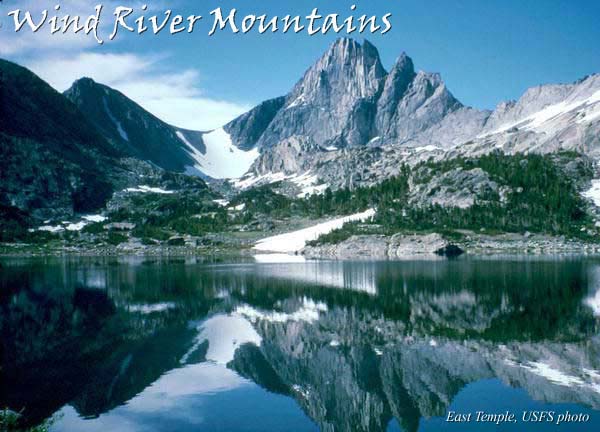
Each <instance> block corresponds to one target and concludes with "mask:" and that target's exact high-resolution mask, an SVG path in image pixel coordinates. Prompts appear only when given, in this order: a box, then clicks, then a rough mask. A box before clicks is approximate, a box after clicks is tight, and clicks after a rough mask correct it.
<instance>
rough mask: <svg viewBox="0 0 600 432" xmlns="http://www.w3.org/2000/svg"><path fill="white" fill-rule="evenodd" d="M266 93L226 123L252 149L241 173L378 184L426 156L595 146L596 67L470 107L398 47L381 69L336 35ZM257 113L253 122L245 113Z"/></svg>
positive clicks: (366, 47)
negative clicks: (275, 92)
mask: <svg viewBox="0 0 600 432" xmlns="http://www.w3.org/2000/svg"><path fill="white" fill-rule="evenodd" d="M275 101H277V103H274V102H273V101H270V102H266V103H264V104H263V105H260V106H259V107H257V108H255V110H253V111H252V112H251V113H252V114H250V113H249V114H246V115H244V116H242V117H240V119H238V120H235V121H234V122H232V123H231V124H230V125H235V128H233V127H231V126H230V125H228V126H226V127H225V129H226V130H228V128H229V129H231V130H234V131H235V136H236V138H235V139H234V142H235V143H236V145H238V146H239V147H242V148H246V149H247V148H250V147H251V146H254V147H256V148H257V149H258V150H259V151H260V152H261V155H260V157H259V158H258V159H257V160H256V162H255V163H254V164H253V166H252V168H251V169H250V173H249V174H248V175H247V176H246V177H247V178H248V179H251V178H252V177H255V178H257V177H258V176H264V175H265V174H269V173H281V172H283V173H286V174H297V173H304V172H307V171H311V172H312V173H313V174H316V175H318V177H319V178H320V179H322V180H323V181H325V182H326V183H327V184H329V185H330V186H332V187H334V188H335V187H341V186H348V185H349V184H362V182H363V179H365V178H370V179H371V180H370V181H371V183H372V182H377V181H380V180H382V179H384V178H386V177H389V176H390V175H394V174H395V170H394V167H395V166H398V165H399V164H400V163H404V162H405V163H409V164H412V163H415V162H418V161H420V160H423V159H427V158H429V157H431V156H433V157H434V158H448V157H455V156H465V155H466V156H469V155H478V154H482V153H487V152H490V151H493V150H495V149H501V150H503V151H504V152H506V153H514V152H529V151H534V152H541V153H547V152H555V151H559V150H577V151H580V152H583V153H585V154H587V155H588V156H592V157H594V158H597V157H598V156H599V154H600V153H599V152H600V138H598V136H599V133H598V132H599V129H600V75H592V76H589V77H586V78H584V79H582V80H580V81H577V82H575V83H572V84H552V85H543V86H539V87H534V88H532V89H529V90H528V91H527V92H526V93H525V94H524V95H523V96H522V97H521V98H520V99H519V100H518V101H510V102H503V103H501V104H499V105H498V107H497V108H496V109H495V110H494V111H488V110H477V109H474V108H471V107H466V106H464V105H462V104H461V103H460V101H458V100H457V99H456V98H455V97H454V96H453V95H452V93H451V92H450V91H449V90H448V88H447V86H446V85H445V83H444V82H443V80H442V78H441V76H440V75H439V74H437V73H428V72H423V71H416V70H415V68H414V64H413V61H412V59H411V58H410V57H408V56H407V55H406V54H405V53H402V54H401V55H400V57H399V58H398V59H397V61H396V62H395V64H394V65H393V66H392V68H391V70H390V71H389V72H388V71H386V70H385V69H384V68H383V66H382V64H381V61H380V58H379V54H378V52H377V50H376V48H375V47H374V46H373V45H371V44H370V43H369V42H367V41H365V42H364V43H363V44H359V43H358V42H356V41H354V40H352V39H339V40H338V41H336V42H335V43H334V44H333V45H331V47H330V48H329V49H328V51H327V52H326V53H325V54H324V55H323V56H322V57H321V58H320V59H319V60H318V61H317V62H316V63H315V64H314V65H313V66H312V67H311V68H309V69H308V71H307V72H306V73H305V74H304V76H303V78H302V79H301V80H300V81H299V82H298V83H297V84H296V85H295V86H294V88H293V89H292V91H291V92H290V93H289V94H288V95H286V96H284V97H282V98H278V99H276V100H275ZM265 105H266V106H265ZM279 105H280V107H279V108H277V107H278V106H279ZM267 107H268V109H267ZM263 111H268V115H260V118H261V121H260V122H248V121H246V120H245V118H246V117H250V118H254V117H255V116H256V112H258V113H262V112H263Z"/></svg>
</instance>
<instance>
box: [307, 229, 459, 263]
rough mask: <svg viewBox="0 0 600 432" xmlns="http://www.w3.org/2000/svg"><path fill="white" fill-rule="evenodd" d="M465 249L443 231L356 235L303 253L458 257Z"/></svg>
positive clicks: (343, 256)
mask: <svg viewBox="0 0 600 432" xmlns="http://www.w3.org/2000/svg"><path fill="white" fill-rule="evenodd" d="M459 251H462V250H461V249H460V248H459V247H458V246H456V245H453V244H452V243H451V242H449V241H448V240H446V239H444V238H443V237H442V236H441V235H440V234H425V235H406V234H394V235H393V236H384V235H355V236H352V237H350V238H349V239H347V240H344V241H342V242H340V243H336V244H323V245H318V246H307V247H305V248H304V249H302V251H301V253H302V254H303V255H304V256H305V257H307V258H313V259H314V258H319V259H323V258H329V259H357V258H358V259H360V258H363V259H411V258H412V259H414V258H429V259H435V258H439V257H440V256H457V255H460V253H462V252H459Z"/></svg>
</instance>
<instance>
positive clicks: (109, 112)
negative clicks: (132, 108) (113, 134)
mask: <svg viewBox="0 0 600 432" xmlns="http://www.w3.org/2000/svg"><path fill="white" fill-rule="evenodd" d="M102 101H103V102H104V109H105V110H106V114H108V117H109V118H110V121H112V122H113V123H114V124H115V126H116V127H117V131H118V132H119V135H121V138H123V139H124V140H125V141H129V136H128V135H127V132H125V129H123V126H121V122H119V120H117V119H116V118H115V116H113V114H112V112H111V111H110V108H109V107H108V103H107V102H106V98H104V99H102Z"/></svg>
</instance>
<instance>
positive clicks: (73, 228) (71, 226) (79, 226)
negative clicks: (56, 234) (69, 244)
mask: <svg viewBox="0 0 600 432" xmlns="http://www.w3.org/2000/svg"><path fill="white" fill-rule="evenodd" d="M87 224H88V222H86V221H81V222H77V223H70V224H68V225H67V226H66V227H65V228H66V230H67V231H81V230H82V229H83V228H84V227H85V226H86V225H87Z"/></svg>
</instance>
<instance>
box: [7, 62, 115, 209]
mask: <svg viewBox="0 0 600 432" xmlns="http://www.w3.org/2000/svg"><path fill="white" fill-rule="evenodd" d="M0 93H1V94H0V202H1V203H4V204H5V205H8V206H10V207H13V208H17V209H20V210H21V211H25V212H27V213H30V214H32V215H33V216H34V217H36V218H45V217H52V216H60V215H69V214H72V213H73V212H87V211H93V210H95V209H97V208H100V207H102V206H103V205H104V203H105V202H106V200H107V199H108V198H109V197H110V195H111V194H112V190H113V187H114V186H113V185H114V183H115V181H116V178H117V177H119V176H120V169H119V168H118V166H117V163H116V161H117V158H118V157H120V156H121V155H122V153H121V152H120V151H119V150H117V149H115V148H114V147H112V146H111V145H110V143H109V142H108V141H107V140H105V139H104V138H103V137H102V135H101V134H100V133H98V132H97V130H96V129H95V127H94V126H93V125H92V124H91V123H90V122H89V121H88V120H87V119H86V118H85V116H83V115H82V114H81V112H80V111H79V110H78V109H77V107H76V106H75V105H73V104H72V103H71V102H70V101H69V100H67V99H66V98H65V97H64V96H62V95H61V94H60V93H58V92H56V91H55V90H54V89H52V88H51V87H50V86H49V85H48V84H46V83H45V82H44V81H42V80H41V79H40V78H38V77H37V76H36V75H34V74H33V73H31V72H30V71H28V70H27V69H25V68H22V67H20V66H17V65H16V64H13V63H10V62H7V61H3V60H0Z"/></svg>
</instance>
